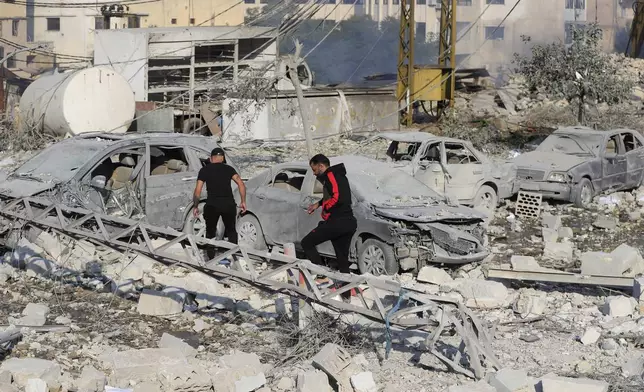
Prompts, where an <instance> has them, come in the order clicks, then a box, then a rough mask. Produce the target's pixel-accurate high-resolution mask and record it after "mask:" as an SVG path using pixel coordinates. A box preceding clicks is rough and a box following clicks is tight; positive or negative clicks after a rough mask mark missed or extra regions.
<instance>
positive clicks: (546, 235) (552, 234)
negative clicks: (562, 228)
mask: <svg viewBox="0 0 644 392" xmlns="http://www.w3.org/2000/svg"><path fill="white" fill-rule="evenodd" d="M541 237H543V242H557V241H558V240H559V232H558V231H557V230H555V229H549V228H547V227H542V228H541Z"/></svg>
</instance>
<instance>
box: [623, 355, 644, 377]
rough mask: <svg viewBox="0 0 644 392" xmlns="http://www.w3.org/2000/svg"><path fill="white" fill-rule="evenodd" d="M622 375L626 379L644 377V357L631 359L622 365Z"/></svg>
mask: <svg viewBox="0 0 644 392" xmlns="http://www.w3.org/2000/svg"><path fill="white" fill-rule="evenodd" d="M622 375H624V377H632V376H638V377H642V375H644V356H642V355H640V356H639V357H635V358H631V359H630V360H628V361H626V363H624V364H623V365H622Z"/></svg>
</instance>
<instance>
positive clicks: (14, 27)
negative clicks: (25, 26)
mask: <svg viewBox="0 0 644 392" xmlns="http://www.w3.org/2000/svg"><path fill="white" fill-rule="evenodd" d="M19 27H20V21H19V20H12V21H11V35H13V36H14V37H17V36H18V28H19Z"/></svg>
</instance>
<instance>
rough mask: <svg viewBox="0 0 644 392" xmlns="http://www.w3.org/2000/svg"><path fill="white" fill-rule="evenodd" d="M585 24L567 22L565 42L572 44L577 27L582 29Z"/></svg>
mask: <svg viewBox="0 0 644 392" xmlns="http://www.w3.org/2000/svg"><path fill="white" fill-rule="evenodd" d="M583 27H584V25H583V24H582V23H579V22H576V23H575V22H566V24H565V25H564V43H565V44H566V45H570V44H572V40H573V38H574V36H575V29H577V30H579V29H582V28H583Z"/></svg>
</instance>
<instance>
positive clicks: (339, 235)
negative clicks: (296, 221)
mask: <svg viewBox="0 0 644 392" xmlns="http://www.w3.org/2000/svg"><path fill="white" fill-rule="evenodd" d="M357 227H358V225H357V223H356V220H355V218H340V219H333V218H331V220H328V221H322V222H320V223H319V224H318V227H316V228H315V229H313V230H311V232H310V233H309V234H307V235H306V236H305V237H304V238H302V242H301V244H302V249H304V253H306V258H308V259H309V260H311V262H312V263H314V264H318V265H322V258H321V257H320V254H319V253H318V251H317V249H316V248H315V247H316V246H317V245H319V244H321V243H323V242H326V241H331V244H333V249H334V250H335V258H336V260H337V262H338V269H339V270H340V272H344V273H347V274H348V273H349V272H350V271H351V269H350V266H351V264H349V252H350V249H351V239H352V238H353V234H354V233H355V232H356V229H357Z"/></svg>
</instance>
